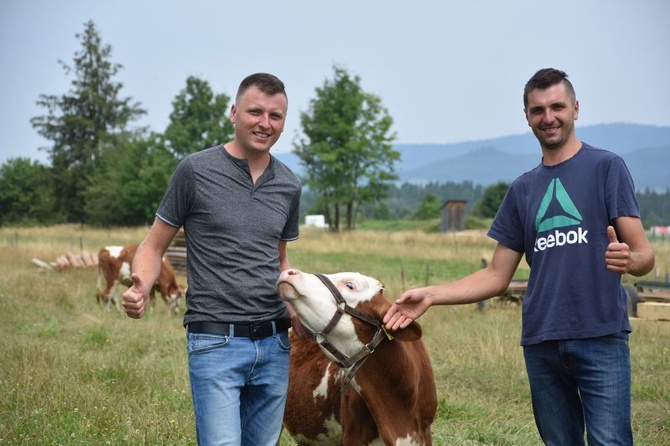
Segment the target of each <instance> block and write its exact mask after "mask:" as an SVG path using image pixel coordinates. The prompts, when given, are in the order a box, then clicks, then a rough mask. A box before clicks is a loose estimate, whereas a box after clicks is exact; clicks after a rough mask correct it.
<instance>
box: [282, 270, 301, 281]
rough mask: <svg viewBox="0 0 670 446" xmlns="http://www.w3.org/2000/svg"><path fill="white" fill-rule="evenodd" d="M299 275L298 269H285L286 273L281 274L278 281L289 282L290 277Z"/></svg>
mask: <svg viewBox="0 0 670 446" xmlns="http://www.w3.org/2000/svg"><path fill="white" fill-rule="evenodd" d="M298 274H300V271H298V270H297V269H293V268H289V269H285V270H284V271H282V272H281V274H279V279H277V281H278V282H281V281H284V280H287V279H288V278H289V276H297V275H298Z"/></svg>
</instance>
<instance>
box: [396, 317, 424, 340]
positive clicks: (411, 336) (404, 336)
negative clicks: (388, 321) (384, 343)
mask: <svg viewBox="0 0 670 446" xmlns="http://www.w3.org/2000/svg"><path fill="white" fill-rule="evenodd" d="M390 333H391V335H392V336H393V339H394V340H396V341H400V342H413V341H418V340H419V339H421V335H422V334H423V329H422V328H421V324H419V323H418V322H417V321H412V323H411V324H409V325H408V326H407V327H405V328H401V329H400V330H398V331H391V332H390Z"/></svg>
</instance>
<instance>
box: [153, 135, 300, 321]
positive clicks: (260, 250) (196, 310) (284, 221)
mask: <svg viewBox="0 0 670 446" xmlns="http://www.w3.org/2000/svg"><path fill="white" fill-rule="evenodd" d="M300 193H301V185H300V181H299V180H298V178H297V177H296V176H295V175H294V174H293V172H291V170H290V169H289V168H288V167H286V166H285V165H284V164H282V163H281V162H280V161H278V160H277V159H276V158H275V157H271V160H270V164H269V166H268V168H267V169H266V170H265V172H263V174H262V175H261V176H260V178H258V180H257V181H256V184H255V185H254V184H253V181H252V178H251V173H250V171H249V167H248V164H247V161H246V160H242V159H237V158H234V157H233V156H231V155H230V154H229V153H228V152H227V151H226V150H225V149H224V148H223V146H222V145H219V146H216V147H212V148H209V149H206V150H203V151H200V152H197V153H194V154H191V155H189V156H187V157H186V158H184V159H183V160H182V161H181V162H180V163H179V165H178V166H177V168H176V169H175V171H174V173H173V175H172V178H171V179H170V183H169V185H168V188H167V191H166V193H165V197H164V198H163V201H162V202H161V204H160V206H159V207H158V211H157V212H156V216H157V217H158V218H160V219H161V220H163V221H165V222H166V223H167V224H169V225H171V226H174V227H181V226H184V233H185V236H186V249H187V267H186V268H187V272H186V275H187V280H188V290H187V294H186V315H185V316H184V324H188V323H190V322H195V321H218V322H231V323H250V322H258V321H268V320H275V319H281V318H287V317H288V313H287V311H286V305H285V303H284V302H283V301H281V300H280V299H279V296H278V295H277V291H276V288H275V284H276V280H277V277H278V276H279V252H278V244H279V241H280V240H282V241H290V240H295V239H297V238H298V235H299V203H300Z"/></svg>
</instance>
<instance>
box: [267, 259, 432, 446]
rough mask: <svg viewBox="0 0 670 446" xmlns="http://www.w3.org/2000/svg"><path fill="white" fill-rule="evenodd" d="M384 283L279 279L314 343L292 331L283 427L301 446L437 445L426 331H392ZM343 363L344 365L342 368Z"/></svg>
mask: <svg viewBox="0 0 670 446" xmlns="http://www.w3.org/2000/svg"><path fill="white" fill-rule="evenodd" d="M383 288H384V287H383V285H382V284H381V283H380V282H379V281H378V280H376V279H373V278H371V277H367V276H363V275H361V274H358V273H348V272H346V273H337V274H328V275H320V274H317V275H314V274H308V273H304V272H301V271H298V270H295V269H289V270H286V271H283V272H282V273H281V275H280V277H279V279H278V280H277V290H278V293H279V295H280V297H281V298H282V299H283V300H285V301H287V302H290V303H291V305H292V306H293V308H294V309H295V311H296V313H297V314H298V317H299V318H300V320H301V322H302V323H303V325H304V326H305V327H306V328H307V329H308V330H309V331H311V332H312V333H313V334H314V339H300V338H298V336H296V335H295V334H294V333H293V332H292V331H291V333H290V336H291V343H292V345H293V347H292V349H291V366H290V379H289V389H288V400H287V403H286V412H285V414H284V427H285V429H286V430H287V431H288V432H289V433H290V434H291V436H293V438H294V439H295V440H296V441H297V442H298V444H300V445H344V446H361V445H381V444H384V445H396V446H398V445H417V446H418V445H432V437H431V430H430V428H431V424H432V423H433V420H434V419H435V412H436V410H437V393H436V390H435V380H434V377H433V369H432V366H431V363H430V357H429V355H428V351H427V349H426V347H425V345H424V343H423V340H422V339H421V334H422V330H421V326H420V325H419V324H418V323H416V322H413V323H412V324H410V325H409V326H408V327H407V328H405V329H402V330H399V331H396V332H392V333H388V334H387V333H386V330H385V329H384V327H383V326H382V323H381V321H382V318H383V317H384V315H385V314H386V311H387V310H388V309H389V307H390V306H391V303H390V302H389V301H388V300H387V299H386V298H385V297H384V296H383V294H382V292H383ZM338 364H339V365H338Z"/></svg>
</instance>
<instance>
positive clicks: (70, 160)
mask: <svg viewBox="0 0 670 446" xmlns="http://www.w3.org/2000/svg"><path fill="white" fill-rule="evenodd" d="M75 36H76V38H77V39H79V41H80V43H81V48H80V50H79V51H77V52H75V54H74V58H73V61H72V63H71V64H66V63H64V62H62V61H59V63H60V64H61V66H62V67H63V69H64V71H65V72H66V73H67V74H72V75H73V79H72V81H71V88H70V90H69V91H68V92H67V93H65V94H62V95H56V94H42V95H40V96H39V98H38V100H37V104H38V105H39V106H41V107H42V108H43V109H44V110H45V114H44V115H42V116H36V117H34V118H33V119H31V124H32V125H33V127H34V128H35V130H36V131H37V132H38V133H39V134H40V135H41V136H43V137H44V138H45V139H47V140H48V141H50V143H51V145H50V146H49V147H46V148H44V149H45V150H46V151H47V153H48V159H49V163H50V164H49V165H45V164H42V163H40V162H37V161H33V160H30V159H29V158H21V157H19V158H12V159H8V160H7V161H6V162H5V163H4V164H3V165H2V166H0V225H38V224H39V225H49V224H56V223H65V222H76V223H85V224H90V225H95V226H135V225H141V224H147V223H151V222H152V221H153V219H154V212H155V210H156V209H157V207H158V205H159V203H160V201H161V199H162V197H163V194H164V192H165V188H166V187H167V184H168V181H169V178H170V176H171V174H172V172H173V170H174V168H175V167H176V165H177V163H179V161H181V160H182V159H183V158H184V157H185V156H187V155H188V154H190V153H194V152H197V151H199V150H202V149H205V148H208V147H212V146H215V145H218V144H223V143H226V142H228V141H230V140H231V139H232V138H233V136H234V127H233V125H232V124H231V122H230V120H229V111H230V105H232V104H231V102H230V101H231V97H230V96H229V95H227V94H225V93H215V92H214V91H213V90H212V88H211V87H210V85H209V83H208V82H207V81H205V80H203V79H200V78H197V77H194V76H190V77H188V78H187V79H186V85H185V86H184V88H183V89H182V90H181V91H179V92H178V93H177V95H176V96H175V97H174V99H173V101H172V112H171V113H170V116H169V123H168V125H167V127H166V128H165V129H164V131H163V132H162V133H159V132H156V131H154V130H151V129H148V128H143V127H137V126H136V127H133V123H134V122H135V121H137V120H138V119H139V118H140V117H142V116H143V115H145V114H146V110H145V109H143V108H142V105H141V103H140V102H138V101H134V100H133V98H131V97H124V96H123V95H122V88H123V84H121V83H119V82H116V81H115V80H114V77H115V76H116V75H117V74H118V72H119V71H120V70H121V69H122V68H123V67H122V65H121V64H118V63H114V62H113V61H112V59H111V54H112V48H111V46H110V45H109V44H105V43H103V41H102V38H101V36H100V34H99V32H98V30H97V29H96V26H95V24H94V23H93V22H92V21H89V22H87V23H86V24H84V31H83V32H82V33H79V34H76V35H75ZM300 124H301V131H302V133H301V135H299V136H297V137H296V139H295V140H294V141H293V148H294V152H295V153H296V155H297V156H298V157H299V159H300V163H301V164H302V166H303V167H304V169H303V170H304V172H305V174H304V175H303V176H302V177H301V180H302V183H303V186H304V192H303V198H302V203H301V210H302V214H303V216H304V215H305V214H314V213H317V214H324V215H325V216H326V219H327V221H328V222H329V224H330V227H331V228H332V229H334V230H339V229H342V228H343V229H354V228H355V227H356V221H357V220H359V219H362V218H366V219H379V220H398V219H432V218H437V217H439V214H440V209H441V207H442V206H443V204H444V202H445V201H446V200H451V199H456V200H465V201H467V206H466V211H468V212H469V213H471V214H472V215H475V216H480V217H483V218H491V217H493V215H495V212H496V211H497V208H498V206H499V205H500V202H501V200H502V197H503V196H504V193H505V192H506V190H507V187H508V186H509V185H508V184H506V183H498V184H495V185H492V186H490V187H488V188H484V187H483V186H481V185H475V184H472V183H471V182H463V183H460V184H458V183H451V182H447V183H443V184H440V183H429V184H425V185H414V184H409V183H405V184H398V183H397V179H398V176H397V175H396V173H395V162H396V161H398V160H399V159H400V153H399V152H398V151H396V150H394V149H393V141H394V140H395V133H393V132H392V130H391V129H392V126H393V119H392V117H391V116H390V115H389V113H388V110H387V109H386V108H385V107H384V105H383V103H382V101H381V99H380V98H379V97H378V96H376V95H374V94H370V93H368V92H366V91H364V90H363V89H362V88H361V79H360V78H359V77H358V76H353V75H351V74H350V73H349V72H348V71H347V70H346V69H344V68H342V67H339V66H334V67H333V77H332V78H331V79H326V80H325V81H324V83H323V85H322V86H321V87H319V88H316V91H315V97H314V98H313V99H312V100H311V101H310V103H309V106H308V109H307V110H306V111H305V112H302V113H301V114H300ZM638 200H639V202H640V206H641V209H642V212H643V219H644V223H645V225H663V224H666V225H667V224H670V190H669V191H666V193H665V194H661V193H657V192H651V191H644V192H642V193H638Z"/></svg>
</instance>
